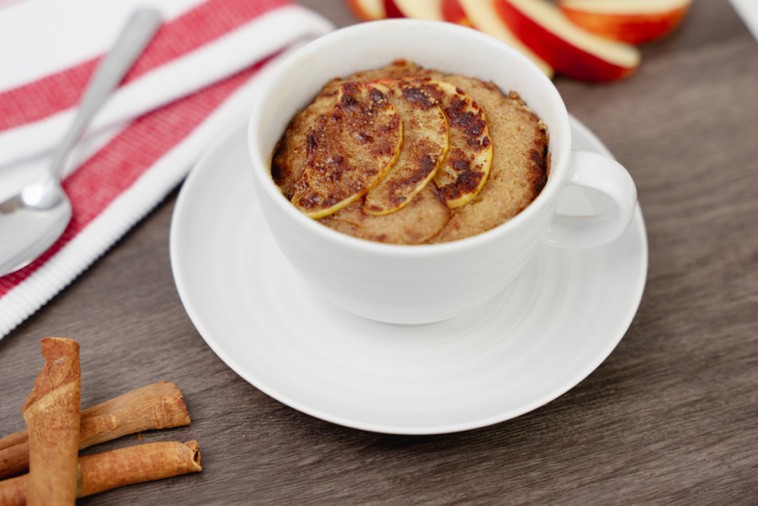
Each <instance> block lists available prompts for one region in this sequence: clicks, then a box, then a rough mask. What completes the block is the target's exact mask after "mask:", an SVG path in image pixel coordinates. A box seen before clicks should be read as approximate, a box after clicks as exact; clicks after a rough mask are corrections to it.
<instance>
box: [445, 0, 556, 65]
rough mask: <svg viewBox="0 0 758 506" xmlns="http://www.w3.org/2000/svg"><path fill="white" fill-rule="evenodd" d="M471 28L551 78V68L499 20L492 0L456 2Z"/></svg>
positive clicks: (462, 0) (463, 0)
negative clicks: (520, 55) (487, 36)
mask: <svg viewBox="0 0 758 506" xmlns="http://www.w3.org/2000/svg"><path fill="white" fill-rule="evenodd" d="M456 1H457V2H458V4H459V5H460V7H461V9H462V10H463V12H464V14H465V16H466V18H467V19H468V20H469V22H470V23H471V26H473V27H474V28H476V29H477V30H479V31H481V32H483V33H486V34H487V35H489V36H491V37H495V38H496V39H498V40H500V41H501V42H505V43H506V44H508V45H509V46H511V47H512V48H514V49H516V50H517V51H519V52H520V53H521V54H523V55H525V56H526V57H527V58H529V59H530V60H532V61H533V62H534V63H535V64H536V65H537V66H538V67H539V68H540V69H541V70H542V71H543V72H544V73H545V75H547V76H548V77H552V76H553V68H552V67H551V66H550V65H549V64H548V63H547V62H546V61H545V60H544V59H543V58H541V57H540V56H538V55H537V54H536V53H535V52H534V51H532V50H531V49H529V48H528V47H527V46H526V45H524V44H523V43H522V42H521V41H520V40H519V39H518V37H516V36H515V35H514V34H513V32H512V31H511V30H510V29H509V28H508V26H507V25H506V24H505V23H504V22H503V20H502V19H500V16H499V15H498V13H497V11H496V10H495V5H494V3H493V1H492V0H487V1H483V0H456Z"/></svg>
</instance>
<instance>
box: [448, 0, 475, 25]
mask: <svg viewBox="0 0 758 506" xmlns="http://www.w3.org/2000/svg"><path fill="white" fill-rule="evenodd" d="M442 17H443V18H445V21H450V22H451V23H455V24H457V25H463V26H471V27H473V26H474V25H472V24H471V20H469V18H468V16H466V11H464V10H463V7H461V3H460V2H459V1H458V0H442Z"/></svg>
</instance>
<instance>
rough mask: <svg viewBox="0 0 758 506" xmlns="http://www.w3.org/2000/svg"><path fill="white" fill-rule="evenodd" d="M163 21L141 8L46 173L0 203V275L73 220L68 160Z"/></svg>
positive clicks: (90, 89) (101, 67)
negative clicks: (65, 180) (66, 183)
mask: <svg viewBox="0 0 758 506" xmlns="http://www.w3.org/2000/svg"><path fill="white" fill-rule="evenodd" d="M160 24H161V14H160V12H159V11H158V10H156V9H152V8H143V9H139V10H137V11H135V12H134V13H133V14H132V15H131V17H130V18H129V20H128V21H127V23H126V26H125V27H124V28H123V30H122V31H121V33H120V34H119V36H118V39H117V40H116V44H115V45H114V46H113V49H111V51H110V52H109V53H108V55H107V56H106V57H105V58H104V59H103V61H102V62H101V63H100V65H98V67H97V69H96V70H95V72H94V74H93V77H92V79H91V80H90V82H89V84H88V86H87V89H86V90H85V91H84V94H83V96H82V100H81V103H80V105H79V110H78V112H77V115H76V117H75V118H74V121H73V123H72V124H71V127H70V128H69V130H68V132H66V135H65V137H64V138H63V141H62V142H61V143H60V145H59V146H58V148H57V149H56V151H55V153H54V155H53V162H52V164H51V165H50V169H49V171H48V173H47V174H46V175H45V177H44V178H42V179H40V180H38V181H35V182H33V183H31V184H29V185H27V186H25V187H24V188H22V189H21V191H20V192H19V193H17V194H16V195H14V196H12V197H10V198H8V199H6V200H5V201H3V202H1V203H0V276H4V275H5V274H8V273H11V272H13V271H15V270H18V269H20V268H22V267H24V266H25V265H27V264H29V263H30V262H32V261H33V260H34V259H36V258H37V257H38V256H40V255H41V254H42V253H44V252H45V251H46V250H47V249H48V248H49V247H50V246H51V245H52V244H53V243H54V242H55V241H57V240H58V237H60V235H61V234H62V233H63V231H64V229H65V228H66V226H67V225H68V222H69V221H70V220H71V202H70V201H69V199H68V196H67V195H66V193H65V192H64V191H63V188H62V187H61V184H60V181H59V180H60V176H61V171H62V170H63V167H64V165H65V163H66V159H67V157H68V155H69V153H70V151H71V149H72V148H73V147H74V145H75V144H76V143H77V142H78V141H79V139H81V136H82V134H83V133H84V131H85V129H86V127H87V125H88V124H89V122H90V120H91V119H92V117H93V116H94V115H95V113H96V112H97V111H98V110H99V109H100V106H102V105H103V103H105V101H106V99H107V98H108V97H109V96H110V95H111V93H112V92H113V90H114V89H116V87H117V86H118V84H119V83H120V82H121V80H122V79H123V78H124V75H125V74H126V72H127V71H128V70H129V69H130V68H131V67H132V65H133V64H134V62H135V61H136V60H137V57H138V56H139V55H140V54H141V53H142V51H143V50H144V49H145V46H147V43H148V42H149V41H150V39H151V38H152V37H153V35H154V34H155V32H156V30H157V29H158V27H159V26H160Z"/></svg>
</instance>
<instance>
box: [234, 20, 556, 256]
mask: <svg viewBox="0 0 758 506" xmlns="http://www.w3.org/2000/svg"><path fill="white" fill-rule="evenodd" d="M395 27H400V29H405V30H407V29H425V30H437V31H446V32H449V33H450V35H451V36H455V37H460V38H461V39H468V40H469V41H471V42H469V43H472V44H485V45H489V46H494V47H496V49H497V50H499V51H503V52H505V53H508V54H509V57H510V58H515V59H517V60H521V62H522V64H525V65H526V66H528V67H529V68H530V72H531V73H532V74H534V79H535V80H536V81H537V82H539V83H540V86H541V88H542V91H541V95H542V96H543V97H544V99H549V100H550V102H552V106H554V107H556V108H557V110H558V117H557V118H556V122H555V123H556V124H557V126H558V128H559V131H560V135H561V136H562V137H563V138H564V139H565V142H563V143H561V144H560V146H559V147H560V148H561V150H560V152H558V153H556V152H555V151H553V150H552V149H551V150H550V151H549V155H550V167H549V174H548V178H547V182H546V184H545V187H544V188H543V189H542V191H540V193H539V195H537V197H536V198H535V199H534V200H533V201H532V202H531V203H529V205H527V207H526V208H524V209H523V210H521V211H520V212H519V213H518V214H516V215H515V216H513V217H512V218H510V219H508V220H507V221H505V222H504V223H501V224H499V225H497V226H495V227H493V228H491V229H489V230H485V231H484V232H480V233H478V234H474V235H472V236H469V237H464V238H461V239H457V240H454V241H449V242H444V243H434V244H392V243H381V242H377V241H371V240H369V239H362V238H359V237H354V236H352V235H349V234H346V233H344V232H338V231H337V230H334V229H332V228H330V227H327V226H325V225H322V224H320V223H317V220H314V219H312V218H310V217H308V216H306V215H305V214H304V213H302V212H301V211H300V210H298V209H297V208H296V207H295V206H294V205H292V203H291V202H290V201H289V200H287V199H286V198H285V197H284V195H282V193H281V190H280V189H279V187H278V186H277V185H276V183H275V182H274V180H273V178H272V177H271V167H270V165H271V156H272V154H271V153H268V154H265V153H263V152H262V148H261V147H260V146H259V145H258V142H257V139H256V135H255V130H256V129H257V128H258V127H259V125H260V124H261V121H260V119H259V117H260V116H261V114H262V108H263V104H265V102H266V97H267V96H269V95H271V93H273V92H274V91H275V89H276V85H277V83H278V82H280V81H281V80H283V79H287V76H288V75H291V73H292V72H295V73H296V72H297V66H298V62H300V61H303V60H307V59H308V58H309V56H311V55H314V54H318V53H319V52H321V51H324V50H325V49H324V48H325V47H328V48H330V49H329V50H334V45H335V43H336V42H338V41H339V40H340V39H343V38H345V37H346V36H351V35H353V34H355V33H360V32H369V33H370V32H374V33H378V32H381V33H382V36H383V37H387V31H388V30H392V29H395ZM395 58H403V56H402V55H397V56H396V57H395ZM411 59H412V58H411ZM360 70H366V69H364V68H362V67H356V69H355V70H354V71H355V72H358V71H360ZM473 77H477V76H473ZM322 84H325V83H322ZM516 91H517V92H518V90H516ZM527 105H529V104H527ZM530 108H531V107H530ZM248 118H249V119H248V127H247V132H246V137H247V145H248V154H249V157H250V159H251V162H252V165H253V167H252V170H253V173H254V180H255V183H256V190H257V191H261V190H262V191H265V192H266V194H267V196H268V198H270V199H271V201H272V202H273V203H274V205H275V206H276V207H277V208H278V209H279V210H280V211H282V212H283V213H284V214H285V215H286V218H287V219H288V220H293V221H294V223H296V224H298V225H299V226H301V227H304V228H306V229H307V230H309V231H311V232H312V233H314V234H317V235H318V236H320V237H321V238H323V239H325V240H328V241H330V242H333V243H338V244H339V245H340V246H344V247H346V248H350V249H352V250H358V251H362V252H366V253H374V254H377V255H381V256H392V257H394V256H407V257H419V256H420V257H425V256H435V255H446V254H450V253H454V252H459V251H467V250H470V249H477V248H480V247H482V246H485V245H488V244H490V243H492V242H495V241H497V240H499V239H500V238H501V237H502V236H505V235H509V234H511V233H513V232H512V231H513V230H516V229H520V228H523V227H526V226H528V222H529V221H530V219H531V217H532V216H533V215H536V214H538V213H539V212H540V211H542V210H543V208H544V207H546V206H549V205H550V203H551V202H552V201H553V200H554V199H555V198H557V194H558V193H559V192H560V191H561V190H562V188H563V187H564V184H563V182H564V180H565V178H566V174H567V173H568V169H569V164H570V158H571V130H570V124H569V116H568V111H567V110H566V106H565V103H564V102H563V99H562V98H561V96H560V94H559V92H558V90H557V89H556V88H555V85H554V84H553V83H552V81H551V80H550V79H549V78H548V77H547V76H546V75H545V74H544V73H543V72H542V71H541V70H540V69H539V68H538V67H537V66H536V65H535V64H534V63H533V62H531V61H530V60H529V59H528V58H527V57H526V56H524V55H523V54H521V53H520V52H518V51H517V50H515V49H513V48H512V47H510V46H508V45H507V44H505V43H504V42H501V41H499V40H497V39H495V38H494V37H491V36H489V35H486V34H484V33H482V32H479V31H477V30H474V29H472V28H467V27H462V26H458V25H454V24H452V23H447V22H440V21H425V20H416V19H385V20H378V21H370V22H364V23H360V24H357V25H352V26H348V27H345V28H340V29H338V30H335V31H333V32H331V33H328V34H326V35H323V36H321V37H318V38H317V39H314V40H313V41H311V42H309V43H307V44H305V45H303V46H302V47H300V48H298V49H297V50H295V51H293V52H292V53H291V54H289V55H288V56H286V57H285V59H284V60H283V61H281V62H278V63H277V64H276V66H275V68H273V69H271V71H270V72H267V73H266V75H265V76H264V77H263V82H262V83H260V86H259V87H258V91H257V94H256V98H255V101H254V103H253V105H252V108H251V110H250V114H249V117H248ZM555 126H556V125H549V130H548V135H550V136H551V139H552V136H553V135H554V128H555ZM282 133H283V132H282Z"/></svg>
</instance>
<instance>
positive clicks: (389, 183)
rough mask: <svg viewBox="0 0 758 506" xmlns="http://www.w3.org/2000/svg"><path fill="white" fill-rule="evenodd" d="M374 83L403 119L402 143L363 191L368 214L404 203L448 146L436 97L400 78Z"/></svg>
mask: <svg viewBox="0 0 758 506" xmlns="http://www.w3.org/2000/svg"><path fill="white" fill-rule="evenodd" d="M375 84H376V86H377V87H378V88H379V89H380V90H382V91H383V92H384V93H385V95H387V96H388V97H390V101H391V102H392V104H393V105H394V106H395V108H396V109H397V112H398V114H399V115H400V119H401V120H402V121H403V146H402V148H401V150H400V156H399V158H398V160H397V163H396V164H395V166H394V167H393V168H392V169H391V170H389V171H388V172H387V174H386V175H385V176H384V177H383V178H382V180H381V181H380V182H379V184H377V185H376V186H375V187H374V188H372V189H371V190H370V191H369V192H368V193H367V194H366V199H365V202H364V204H363V208H364V210H365V211H366V212H367V213H369V214H374V215H385V214H390V213H394V212H395V211H397V210H399V209H401V208H402V207H404V206H405V205H407V204H408V203H409V202H410V201H411V200H413V198H414V197H415V196H416V194H418V193H419V192H420V191H421V190H422V189H423V188H424V186H426V185H427V183H428V182H429V181H431V180H432V178H433V177H434V175H435V174H436V173H437V169H438V168H439V166H440V163H441V162H442V160H443V159H444V158H445V155H446V154H447V149H448V124H447V119H446V117H445V113H444V112H443V111H442V109H441V108H440V106H439V105H438V103H437V100H436V99H435V98H434V97H432V96H431V95H429V93H428V92H427V91H425V89H424V88H422V87H419V86H417V85H416V84H414V83H413V82H412V81H407V80H404V79H392V80H389V79H388V80H380V81H377V82H376V83H375Z"/></svg>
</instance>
